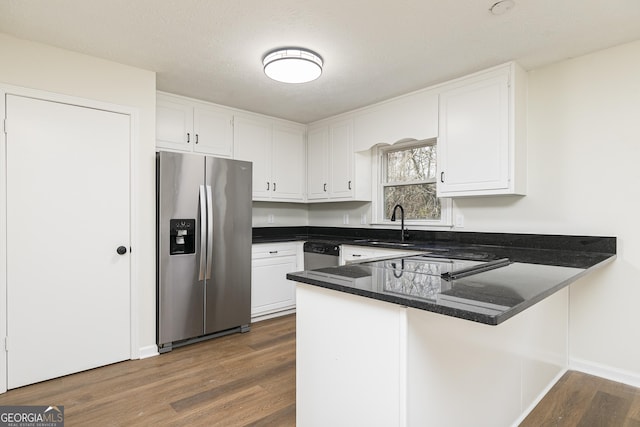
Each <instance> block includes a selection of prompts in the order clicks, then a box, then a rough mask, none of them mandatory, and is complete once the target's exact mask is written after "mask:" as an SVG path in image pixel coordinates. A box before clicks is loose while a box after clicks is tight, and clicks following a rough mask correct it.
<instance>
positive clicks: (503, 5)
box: [489, 0, 516, 15]
mask: <svg viewBox="0 0 640 427" xmlns="http://www.w3.org/2000/svg"><path fill="white" fill-rule="evenodd" d="M515 5H516V3H515V2H514V1H513V0H501V1H499V2H497V3H494V4H493V6H491V7H490V8H489V12H491V14H493V15H503V14H505V13H507V12H508V11H510V10H511V9H513V6H515Z"/></svg>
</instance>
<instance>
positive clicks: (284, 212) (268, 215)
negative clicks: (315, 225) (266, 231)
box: [252, 202, 309, 227]
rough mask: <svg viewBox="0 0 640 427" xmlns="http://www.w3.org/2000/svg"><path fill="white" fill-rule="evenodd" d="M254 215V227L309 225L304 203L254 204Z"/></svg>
mask: <svg viewBox="0 0 640 427" xmlns="http://www.w3.org/2000/svg"><path fill="white" fill-rule="evenodd" d="M252 214H253V226H254V227H293V226H304V225H309V218H308V213H307V205H305V204H303V203H280V202H253V212H252ZM269 219H272V222H269Z"/></svg>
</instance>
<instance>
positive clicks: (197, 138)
mask: <svg viewBox="0 0 640 427" xmlns="http://www.w3.org/2000/svg"><path fill="white" fill-rule="evenodd" d="M197 143H198V134H197V133H196V144H197Z"/></svg>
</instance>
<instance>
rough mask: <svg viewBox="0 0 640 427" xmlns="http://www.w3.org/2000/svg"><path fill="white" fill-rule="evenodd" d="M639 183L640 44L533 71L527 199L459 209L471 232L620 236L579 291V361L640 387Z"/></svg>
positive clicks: (574, 326) (574, 325) (575, 313)
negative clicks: (608, 261) (608, 260)
mask: <svg viewBox="0 0 640 427" xmlns="http://www.w3.org/2000/svg"><path fill="white" fill-rule="evenodd" d="M638 185H640V41H637V42H634V43H630V44H626V45H622V46H618V47H615V48H611V49H607V50H603V51H600V52H596V53H593V54H590V55H585V56H582V57H579V58H575V59H571V60H567V61H563V62H560V63H557V64H554V65H551V66H548V67H545V68H542V69H538V70H535V71H532V72H530V73H529V101H528V193H527V196H525V197H521V198H518V197H505V198H487V199H482V198H476V199H465V200H457V201H456V202H455V207H456V208H457V209H458V210H459V211H461V212H462V213H463V214H464V217H465V223H466V230H470V231H471V230H472V231H505V232H534V233H557V234H586V235H607V236H617V237H618V259H617V260H616V261H615V263H613V264H612V265H610V266H608V267H606V268H605V269H603V270H601V271H599V272H596V273H595V274H592V275H589V276H587V277H585V278H583V279H581V280H579V281H578V282H576V283H575V284H573V285H572V286H571V297H570V299H571V302H570V355H571V358H572V359H573V361H574V363H575V366H576V367H580V368H581V369H585V370H590V371H592V372H594V373H600V374H601V375H606V376H610V377H611V376H612V375H611V373H612V372H613V371H617V373H616V375H618V376H619V379H621V380H624V381H627V382H632V383H634V384H637V385H639V386H640V306H639V304H640V223H639V221H638V217H639V214H640V190H639V189H638ZM601 370H602V371H601Z"/></svg>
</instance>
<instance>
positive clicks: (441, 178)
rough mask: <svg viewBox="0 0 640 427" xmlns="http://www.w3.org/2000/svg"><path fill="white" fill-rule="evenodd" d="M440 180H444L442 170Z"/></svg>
mask: <svg viewBox="0 0 640 427" xmlns="http://www.w3.org/2000/svg"><path fill="white" fill-rule="evenodd" d="M440 182H444V172H440Z"/></svg>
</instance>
